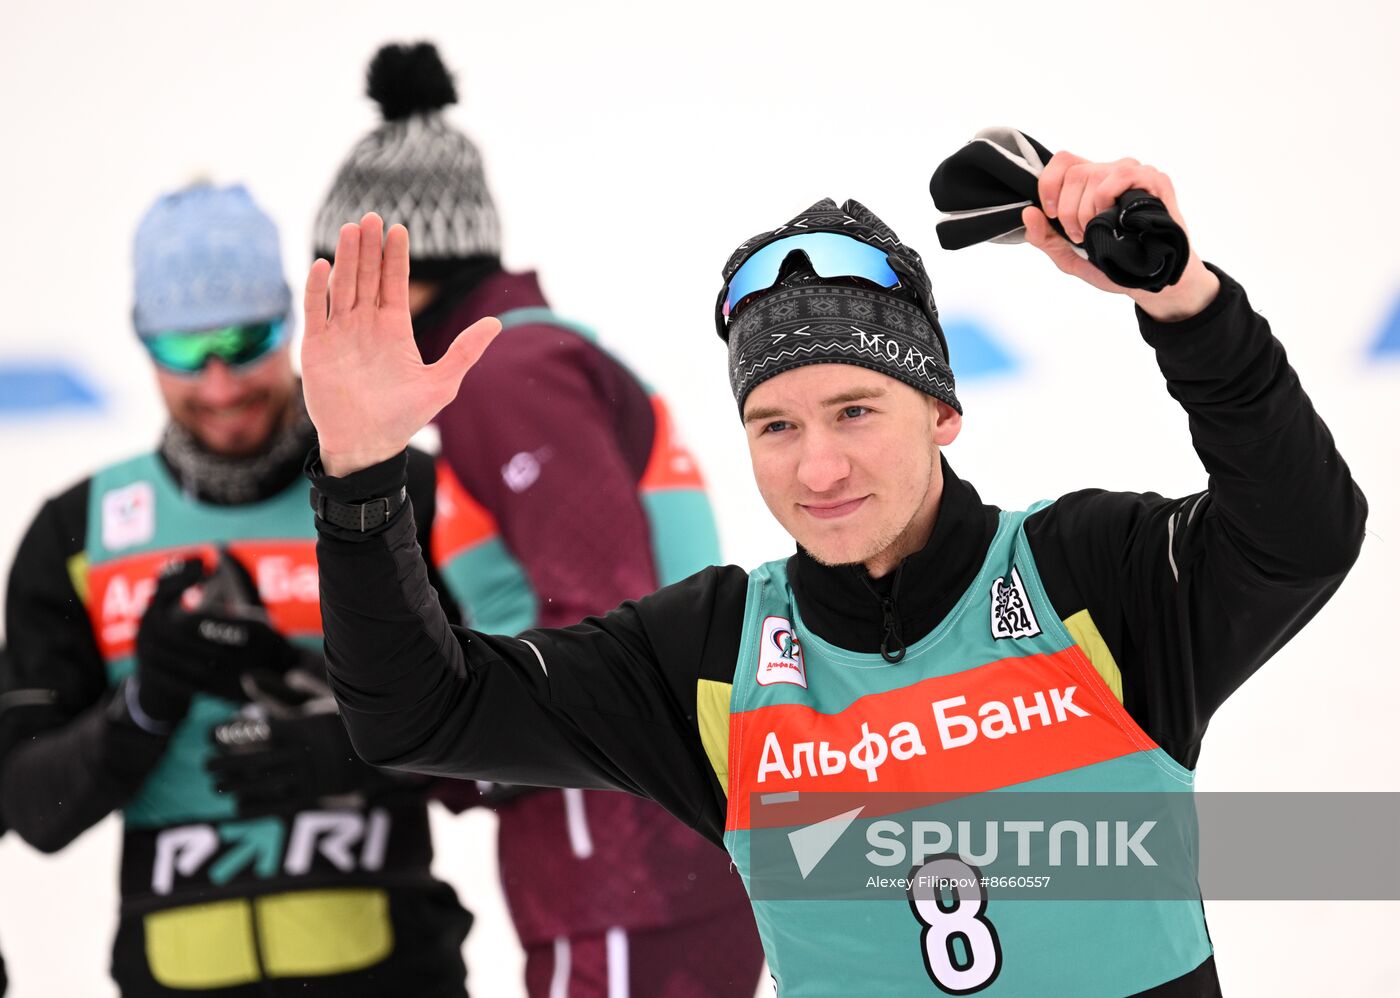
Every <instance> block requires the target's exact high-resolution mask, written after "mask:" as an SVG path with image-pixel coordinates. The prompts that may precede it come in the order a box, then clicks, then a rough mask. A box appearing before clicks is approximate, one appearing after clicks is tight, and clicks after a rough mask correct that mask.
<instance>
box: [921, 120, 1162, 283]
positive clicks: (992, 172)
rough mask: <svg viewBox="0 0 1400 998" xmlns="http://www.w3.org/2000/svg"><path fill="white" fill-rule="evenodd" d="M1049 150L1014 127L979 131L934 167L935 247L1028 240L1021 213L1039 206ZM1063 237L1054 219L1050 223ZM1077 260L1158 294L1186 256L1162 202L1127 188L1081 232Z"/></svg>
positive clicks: (1114, 279) (932, 185)
mask: <svg viewBox="0 0 1400 998" xmlns="http://www.w3.org/2000/svg"><path fill="white" fill-rule="evenodd" d="M1050 159H1051V153H1050V150H1048V149H1046V148H1045V146H1043V145H1041V144H1040V143H1039V142H1037V141H1036V140H1035V139H1033V138H1031V137H1030V136H1029V135H1026V134H1025V133H1024V132H1020V131H1017V130H1016V129H1014V128H1006V127H996V128H984V129H982V131H980V132H978V133H977V134H976V135H975V136H973V138H972V141H971V142H969V143H968V144H967V145H965V146H963V147H962V148H961V149H959V150H958V151H957V152H955V153H953V155H951V156H949V157H948V158H947V159H945V160H944V161H943V162H942V163H940V164H939V166H938V169H937V170H935V171H934V174H933V178H932V179H931V180H930V181H929V185H928V189H929V194H931V195H932V196H933V203H934V204H935V205H936V206H937V207H938V209H939V210H940V211H943V212H945V213H946V214H947V217H946V218H944V219H943V220H942V221H941V222H939V223H938V226H937V228H938V242H939V243H940V244H941V245H942V247H943V248H944V249H950V250H956V249H963V248H965V247H967V246H973V245H976V244H977V243H982V242H997V243H1019V242H1022V241H1024V240H1025V234H1026V230H1025V226H1023V225H1022V224H1021V211H1022V209H1024V208H1026V207H1028V206H1030V205H1034V206H1035V207H1037V208H1039V207H1041V204H1040V190H1039V184H1038V180H1039V178H1040V174H1041V173H1042V172H1043V171H1044V169H1045V165H1046V164H1047V163H1049V162H1050ZM1049 221H1050V224H1051V226H1053V227H1054V229H1055V231H1056V232H1058V233H1059V234H1060V235H1061V236H1064V234H1065V230H1064V228H1063V227H1062V226H1061V225H1060V221H1059V219H1056V218H1052V219H1050V220H1049ZM1071 245H1074V246H1075V249H1076V251H1077V252H1079V253H1080V255H1081V256H1084V257H1086V258H1087V259H1088V260H1089V262H1090V263H1092V264H1093V265H1094V266H1096V267H1098V268H1099V269H1100V270H1101V271H1103V272H1104V273H1105V274H1107V275H1108V277H1109V279H1110V280H1112V281H1113V282H1114V283H1115V284H1118V285H1120V286H1122V287H1125V288H1142V289H1143V290H1146V291H1153V292H1156V291H1161V290H1162V289H1163V288H1165V287H1167V286H1169V285H1172V284H1175V283H1176V282H1177V281H1178V280H1180V279H1181V275H1182V272H1183V271H1185V269H1186V263H1187V260H1188V259H1189V258H1190V246H1189V244H1188V242H1187V239H1186V232H1185V231H1184V230H1183V229H1182V228H1181V226H1180V225H1178V224H1177V223H1176V220H1175V219H1173V218H1172V217H1171V215H1170V214H1169V213H1168V212H1167V209H1166V206H1165V205H1164V204H1162V202H1161V200H1159V199H1158V198H1155V197H1153V196H1152V195H1151V194H1148V193H1147V192H1146V191H1139V190H1131V191H1126V192H1125V193H1124V194H1123V195H1122V196H1121V197H1119V198H1118V203H1117V204H1116V205H1115V206H1114V207H1112V208H1110V209H1108V210H1107V211H1105V212H1103V213H1101V214H1100V215H1098V216H1097V217H1095V218H1094V219H1093V220H1092V221H1090V222H1089V224H1088V225H1087V226H1086V227H1085V231H1084V244H1083V245H1082V246H1079V245H1076V244H1073V243H1071Z"/></svg>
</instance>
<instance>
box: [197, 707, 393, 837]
mask: <svg viewBox="0 0 1400 998" xmlns="http://www.w3.org/2000/svg"><path fill="white" fill-rule="evenodd" d="M210 738H211V739H212V740H213V742H214V747H215V752H214V754H213V755H212V756H211V757H210V758H209V759H208V761H207V762H206V763H205V768H206V769H208V771H209V773H210V775H211V776H213V778H214V786H215V789H217V790H218V791H219V792H220V793H225V794H232V795H234V796H235V797H236V798H237V799H238V813H239V814H241V815H246V814H257V813H263V814H266V813H268V812H274V811H285V810H287V809H288V808H289V806H291V807H295V806H297V805H305V804H308V803H312V802H315V801H321V800H323V799H324V798H328V797H345V796H348V795H350V794H358V795H361V796H363V797H369V796H372V795H374V794H376V793H379V792H382V791H384V790H387V789H390V788H395V787H403V786H405V785H406V784H409V783H412V782H413V781H414V780H415V779H417V778H415V777H401V776H398V775H397V774H393V773H389V772H387V771H385V770H381V769H375V768H374V767H373V766H371V765H369V764H368V763H365V762H362V761H361V760H360V757H359V756H357V755H356V754H355V749H354V748H353V747H352V746H351V745H350V736H349V735H347V734H346V733H345V726H344V725H343V724H341V722H340V715H339V714H335V713H320V714H304V715H302V716H300V717H286V718H279V717H267V716H249V715H244V716H240V717H238V718H237V719H235V720H233V721H230V722H228V723H227V724H222V725H220V726H218V727H216V728H215V729H214V730H213V732H211V734H210Z"/></svg>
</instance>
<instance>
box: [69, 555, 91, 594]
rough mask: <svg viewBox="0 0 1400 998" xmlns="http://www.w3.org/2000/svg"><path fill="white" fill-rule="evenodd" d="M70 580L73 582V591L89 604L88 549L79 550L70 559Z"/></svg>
mask: <svg viewBox="0 0 1400 998" xmlns="http://www.w3.org/2000/svg"><path fill="white" fill-rule="evenodd" d="M67 567H68V581H69V582H71V583H73V591H74V592H75V593H77V594H78V599H80V600H82V601H83V605H84V606H87V601H88V576H87V573H88V557H87V552H86V551H79V552H78V553H77V554H75V555H73V556H72V557H70V558H69V559H68V562H67Z"/></svg>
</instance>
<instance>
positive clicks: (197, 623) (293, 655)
mask: <svg viewBox="0 0 1400 998" xmlns="http://www.w3.org/2000/svg"><path fill="white" fill-rule="evenodd" d="M235 566H236V567H235ZM221 573H222V574H221ZM246 576H247V573H246V571H244V570H243V569H242V566H238V565H237V563H236V562H234V561H233V559H232V558H231V557H230V556H228V555H221V558H220V567H219V569H217V570H216V571H215V573H214V574H213V575H211V576H207V577H206V575H205V571H204V565H203V563H202V562H200V561H199V560H198V559H194V560H190V561H183V562H176V563H174V564H172V565H171V566H170V567H169V568H168V569H167V570H166V571H165V572H164V573H162V575H161V577H160V581H159V583H158V584H157V585H156V591H155V595H154V596H152V597H151V602H150V605H149V606H148V607H147V608H146V612H145V614H144V615H143V616H142V617H141V626H140V628H139V630H138V631H137V633H136V675H135V677H134V684H135V687H136V691H135V700H136V703H137V704H138V705H139V710H140V712H141V713H142V714H144V715H146V716H145V717H144V718H137V722H138V723H139V724H141V725H142V726H143V727H147V726H148V722H154V723H155V724H156V725H165V726H171V725H174V724H176V723H177V722H179V721H180V720H181V719H182V718H183V717H184V716H185V714H186V712H188V711H189V708H190V700H191V698H192V697H193V696H194V695H195V694H196V693H207V694H209V695H211V696H217V697H222V698H224V699H226V700H234V701H243V700H246V699H247V696H246V694H245V693H244V689H243V683H242V677H243V674H244V673H246V672H248V671H249V670H251V669H255V668H256V669H265V670H271V671H273V672H285V671H286V670H288V669H290V668H291V667H292V666H293V665H295V664H296V663H297V662H298V661H299V659H300V658H301V653H300V652H299V651H298V650H297V649H296V647H295V646H294V645H292V644H291V642H289V641H288V640H287V639H286V638H284V637H282V635H280V634H278V633H277V632H276V631H275V630H273V628H272V626H271V625H270V624H269V623H268V622H267V613H266V611H265V610H263V608H262V606H261V604H259V603H257V602H256V600H257V596H256V593H255V592H253V593H251V595H250V594H249V593H247V592H246V591H244V592H240V593H239V594H238V595H237V596H236V597H235V596H234V595H233V591H234V590H236V589H242V588H244V580H246ZM206 579H207V582H206ZM201 582H205V583H206V585H205V587H204V589H205V592H204V593H203V597H202V599H201V601H200V603H199V604H198V607H197V608H196V609H193V610H187V609H185V608H184V607H183V606H182V605H181V600H182V599H183V597H184V595H185V592H186V590H188V589H190V587H192V586H194V585H197V584H199V583H201ZM128 702H130V701H128Z"/></svg>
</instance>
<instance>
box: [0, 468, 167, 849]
mask: <svg viewBox="0 0 1400 998" xmlns="http://www.w3.org/2000/svg"><path fill="white" fill-rule="evenodd" d="M87 502H88V483H86V482H84V483H82V484H80V485H78V486H76V487H75V488H73V489H70V490H69V491H68V492H66V493H64V494H63V495H61V496H59V497H58V498H56V499H53V500H50V501H49V502H48V503H46V504H45V505H44V507H43V508H42V509H41V510H40V511H39V514H38V516H37V517H36V518H35V520H34V522H33V523H32V524H31V525H30V527H29V530H28V532H27V533H26V534H25V536H24V539H23V540H22V541H21V542H20V546H19V552H18V553H17V554H16V556H15V561H14V564H13V566H12V568H11V571H10V580H9V586H8V589H7V591H6V597H5V631H6V635H7V640H8V642H9V647H8V650H7V651H8V654H7V655H6V658H5V663H4V666H3V672H0V815H3V816H4V819H3V820H4V824H6V825H8V826H9V827H11V828H13V829H14V830H15V831H16V832H18V833H19V834H20V836H21V837H22V838H24V839H25V841H27V842H29V844H30V845H32V846H34V847H35V848H37V849H40V850H43V851H45V852H52V851H54V850H57V849H60V848H62V847H63V846H65V845H67V844H68V843H69V842H71V841H72V840H73V839H74V838H76V837H77V836H78V835H79V834H80V833H82V832H83V831H85V830H86V829H88V828H89V827H91V826H92V825H94V824H96V823H97V822H98V821H100V820H101V819H102V818H104V817H106V815H107V814H109V813H110V812H111V811H112V810H113V809H114V808H117V807H120V806H121V805H122V804H124V803H125V802H126V801H127V800H128V799H130V797H131V795H132V794H134V793H135V792H136V790H137V788H138V787H139V786H140V785H141V782H142V780H144V779H145V777H146V775H147V774H148V773H149V772H150V771H151V769H153V768H154V767H155V764H156V763H157V762H158V761H159V760H160V757H161V755H162V754H163V752H164V751H165V744H166V739H165V738H163V737H161V736H159V735H153V734H149V733H147V732H145V731H143V730H141V729H140V728H138V727H137V726H136V725H135V724H133V723H132V722H131V720H130V716H129V715H128V714H126V712H125V711H124V710H123V706H124V703H123V701H121V700H120V699H117V700H116V701H115V702H113V695H112V693H111V692H109V690H108V685H107V678H106V668H105V665H104V663H103V661H102V656H101V654H100V653H99V652H98V649H97V640H96V638H95V637H94V635H93V633H92V626H91V624H90V623H89V621H88V614H87V610H86V608H85V607H84V605H83V601H82V600H81V599H80V598H79V595H78V592H77V590H76V589H75V588H74V582H73V578H72V575H71V573H70V565H72V564H73V559H77V558H80V557H81V554H82V545H83V538H84V535H85V529H86V524H85V520H86V510H87ZM117 695H118V696H120V691H117Z"/></svg>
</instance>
